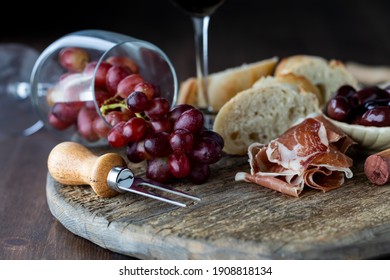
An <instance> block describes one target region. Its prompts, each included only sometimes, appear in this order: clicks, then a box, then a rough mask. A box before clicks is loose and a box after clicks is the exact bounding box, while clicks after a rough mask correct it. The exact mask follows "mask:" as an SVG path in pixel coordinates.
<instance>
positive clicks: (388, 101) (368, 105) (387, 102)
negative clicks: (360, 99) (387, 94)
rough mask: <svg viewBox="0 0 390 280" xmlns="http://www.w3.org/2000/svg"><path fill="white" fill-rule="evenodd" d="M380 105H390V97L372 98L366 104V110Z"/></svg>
mask: <svg viewBox="0 0 390 280" xmlns="http://www.w3.org/2000/svg"><path fill="white" fill-rule="evenodd" d="M379 106H388V107H390V98H385V99H376V100H371V101H368V102H366V103H365V104H364V108H365V109H366V110H371V109H374V108H376V107H379Z"/></svg>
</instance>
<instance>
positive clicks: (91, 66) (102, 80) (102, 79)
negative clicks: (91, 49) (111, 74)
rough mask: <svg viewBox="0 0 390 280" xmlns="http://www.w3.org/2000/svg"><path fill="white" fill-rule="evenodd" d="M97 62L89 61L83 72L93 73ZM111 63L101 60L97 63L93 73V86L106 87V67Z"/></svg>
mask: <svg viewBox="0 0 390 280" xmlns="http://www.w3.org/2000/svg"><path fill="white" fill-rule="evenodd" d="M97 64H98V62H97V61H91V62H89V63H88V64H87V66H85V69H84V73H85V74H88V75H93V74H94V72H95V69H96V66H97ZM111 66H112V65H111V64H110V63H107V62H104V61H103V62H102V63H100V64H99V68H98V70H97V71H96V75H95V86H96V87H99V88H102V89H105V88H106V76H107V72H108V69H110V68H111Z"/></svg>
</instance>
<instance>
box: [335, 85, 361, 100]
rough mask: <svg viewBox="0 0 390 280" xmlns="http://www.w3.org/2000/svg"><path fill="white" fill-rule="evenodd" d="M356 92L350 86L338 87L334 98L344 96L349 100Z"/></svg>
mask: <svg viewBox="0 0 390 280" xmlns="http://www.w3.org/2000/svg"><path fill="white" fill-rule="evenodd" d="M355 92H356V89H355V88H354V87H352V86H350V85H343V86H341V87H339V89H338V90H337V91H336V93H335V95H334V97H336V96H344V97H346V98H350V97H351V96H352V95H353V94H354V93H355Z"/></svg>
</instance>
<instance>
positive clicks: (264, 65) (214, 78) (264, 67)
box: [177, 57, 278, 111]
mask: <svg viewBox="0 0 390 280" xmlns="http://www.w3.org/2000/svg"><path fill="white" fill-rule="evenodd" d="M277 62H278V58H277V57H272V58H269V59H264V60H261V61H258V62H253V63H249V64H243V65H241V66H238V67H233V68H229V69H226V70H223V71H220V72H216V73H213V74H210V75H209V77H208V80H207V81H208V96H209V102H210V106H211V107H212V108H213V110H214V111H219V109H221V107H222V106H223V105H224V104H225V103H226V102H227V101H228V100H229V99H231V98H232V97H233V96H235V95H236V94H237V93H238V92H240V91H243V90H245V89H248V88H250V87H251V86H252V85H253V84H254V83H255V82H256V81H257V80H258V79H260V78H261V77H264V76H268V75H271V74H272V73H273V71H274V70H275V66H276V64H277ZM177 103H178V104H190V105H193V106H196V107H200V108H204V107H207V106H206V104H205V100H204V98H203V97H202V96H200V94H199V92H198V84H197V80H196V78H192V77H191V78H188V79H187V80H185V81H184V82H182V83H181V84H180V88H179V96H178V101H177Z"/></svg>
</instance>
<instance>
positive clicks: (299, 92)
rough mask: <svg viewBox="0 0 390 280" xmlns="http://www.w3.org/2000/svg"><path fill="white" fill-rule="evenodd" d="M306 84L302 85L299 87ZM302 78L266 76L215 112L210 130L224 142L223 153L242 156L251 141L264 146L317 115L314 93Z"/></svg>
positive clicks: (317, 104)
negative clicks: (307, 118)
mask: <svg viewBox="0 0 390 280" xmlns="http://www.w3.org/2000/svg"><path fill="white" fill-rule="evenodd" d="M304 84H306V85H305V86H303V85H304ZM310 87H312V85H310V82H308V81H307V80H305V79H304V78H303V77H296V81H295V80H294V78H293V75H292V74H291V75H288V76H278V77H273V76H268V77H263V78H261V79H260V80H259V81H258V82H256V84H255V85H254V86H253V87H252V88H250V89H247V90H244V91H242V92H240V93H238V94H237V95H236V96H235V97H233V98H232V99H230V100H229V101H228V102H227V103H226V104H225V105H224V106H223V107H222V108H221V110H220V111H219V112H218V114H217V116H216V118H215V122H214V127H213V130H214V131H216V132H218V133H219V134H220V135H221V136H222V137H223V138H224V140H225V146H224V151H225V152H226V153H228V154H233V155H245V154H247V151H248V146H249V145H250V144H252V143H254V142H259V143H263V144H268V143H269V141H271V140H272V139H275V138H277V137H279V136H280V135H281V134H282V133H284V132H285V131H286V130H287V129H288V128H289V127H291V126H292V125H293V124H295V123H296V122H297V121H298V120H300V119H301V118H305V117H306V116H308V115H309V114H311V113H318V112H319V110H320V109H319V101H318V98H317V95H316V93H312V92H311V91H309V90H308V88H310Z"/></svg>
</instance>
